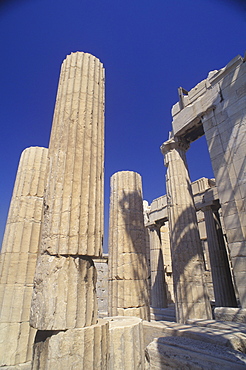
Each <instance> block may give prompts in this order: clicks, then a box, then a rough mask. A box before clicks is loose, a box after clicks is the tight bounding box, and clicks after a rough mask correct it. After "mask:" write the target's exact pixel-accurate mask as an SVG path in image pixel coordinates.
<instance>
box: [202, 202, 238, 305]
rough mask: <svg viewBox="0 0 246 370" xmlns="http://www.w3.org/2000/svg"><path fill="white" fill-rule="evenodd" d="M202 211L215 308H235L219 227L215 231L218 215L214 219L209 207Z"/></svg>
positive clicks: (228, 268) (227, 263)
mask: <svg viewBox="0 0 246 370" xmlns="http://www.w3.org/2000/svg"><path fill="white" fill-rule="evenodd" d="M202 211H203V212H204V216H205V225H206V231H207V242H208V250H209V259H210V265H211V272H212V279H213V287H214V296H215V305H216V306H217V307H237V301H236V297H235V292H234V288H233V284H232V277H231V273H230V267H229V262H228V257H227V253H226V249H225V243H224V240H223V235H222V232H221V227H220V228H219V229H216V225H217V227H218V226H220V225H218V223H219V218H218V214H217V218H216V215H215V214H214V212H213V210H212V208H211V207H210V206H207V207H204V208H202ZM218 233H220V234H218Z"/></svg>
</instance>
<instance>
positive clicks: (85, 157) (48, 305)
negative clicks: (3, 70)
mask: <svg viewBox="0 0 246 370" xmlns="http://www.w3.org/2000/svg"><path fill="white" fill-rule="evenodd" d="M48 159H49V164H48V172H47V186H46V193H45V212H44V220H43V226H42V235H41V244H40V256H39V258H38V262H37V268H36V274H35V280H34V293H33V299H32V307H31V320H30V321H31V325H32V326H33V327H35V328H37V329H38V330H41V331H46V335H48V332H47V331H50V330H51V331H52V330H67V332H66V333H67V335H69V333H68V329H75V328H76V329H78V331H75V332H74V333H77V334H76V335H77V336H78V338H79V337H80V336H81V335H80V331H81V330H82V331H83V332H85V334H84V335H85V337H86V335H87V334H86V332H87V331H88V333H89V332H90V328H88V327H89V326H91V325H94V324H96V323H97V299H96V270H95V267H94V263H93V259H92V258H93V257H98V256H100V255H101V254H102V235H103V181H104V69H103V66H102V63H101V62H100V61H99V59H97V58H95V57H94V56H92V55H90V54H87V53H82V52H77V53H72V54H71V55H69V56H67V58H66V59H65V61H64V62H63V64H62V67H61V75H60V81H59V87H58V93H57V100H56V106H55V113H54V119H53V125H52V131H51V138H50V144H49V152H48ZM82 328H84V330H83V329H82ZM87 329H88V330H87ZM76 335H75V337H76ZM88 335H89V334H88ZM82 336H83V335H82ZM75 337H74V336H73V338H75ZM57 338H58V337H57ZM62 338H63V340H64V341H66V340H69V336H68V337H67V339H66V334H65V333H64V335H63V336H62ZM52 340H55V336H54V337H53V339H52ZM73 341H74V339H73ZM74 343H76V342H74ZM74 345H76V344H74ZM90 345H91V346H94V343H93V341H92V342H88V343H87V344H86V346H90ZM86 346H85V348H86ZM42 348H43V347H42V346H37V351H40V350H42ZM92 352H93V351H92ZM88 353H89V351H87V354H88ZM93 353H94V352H93ZM35 356H36V353H35ZM38 356H40V354H39V355H38ZM85 356H86V353H85ZM73 361H74V359H73V358H71V364H72V365H71V366H74V362H73ZM91 366H94V365H93V359H91Z"/></svg>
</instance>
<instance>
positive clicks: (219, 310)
mask: <svg viewBox="0 0 246 370" xmlns="http://www.w3.org/2000/svg"><path fill="white" fill-rule="evenodd" d="M214 316H215V319H216V320H219V321H232V322H237V323H246V308H233V307H215V309H214Z"/></svg>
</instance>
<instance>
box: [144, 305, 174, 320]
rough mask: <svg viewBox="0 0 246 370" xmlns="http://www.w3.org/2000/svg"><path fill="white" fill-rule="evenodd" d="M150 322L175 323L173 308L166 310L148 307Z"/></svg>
mask: <svg viewBox="0 0 246 370" xmlns="http://www.w3.org/2000/svg"><path fill="white" fill-rule="evenodd" d="M150 320H151V321H176V316H175V307H174V305H173V306H169V307H167V308H155V307H150Z"/></svg>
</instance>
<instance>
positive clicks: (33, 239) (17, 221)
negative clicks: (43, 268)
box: [0, 147, 47, 366]
mask: <svg viewBox="0 0 246 370" xmlns="http://www.w3.org/2000/svg"><path fill="white" fill-rule="evenodd" d="M46 164H47V149H45V148H39V147H31V148H27V149H25V150H24V151H23V153H22V155H21V158H20V163H19V167H18V170H17V175H16V180H15V185H14V190H13V195H12V199H11V204H10V208H9V214H8V219H7V224H6V229H5V234H4V239H3V244H2V251H1V255H0V366H3V365H6V366H11V365H19V364H22V363H25V362H27V361H30V360H31V356H32V344H33V340H34V336H35V332H36V330H35V329H33V328H30V326H29V314H30V306H31V298H32V288H33V276H34V272H35V266H36V260H37V253H38V242H39V236H40V227H41V218H42V210H43V194H44V184H45V173H46Z"/></svg>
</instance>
